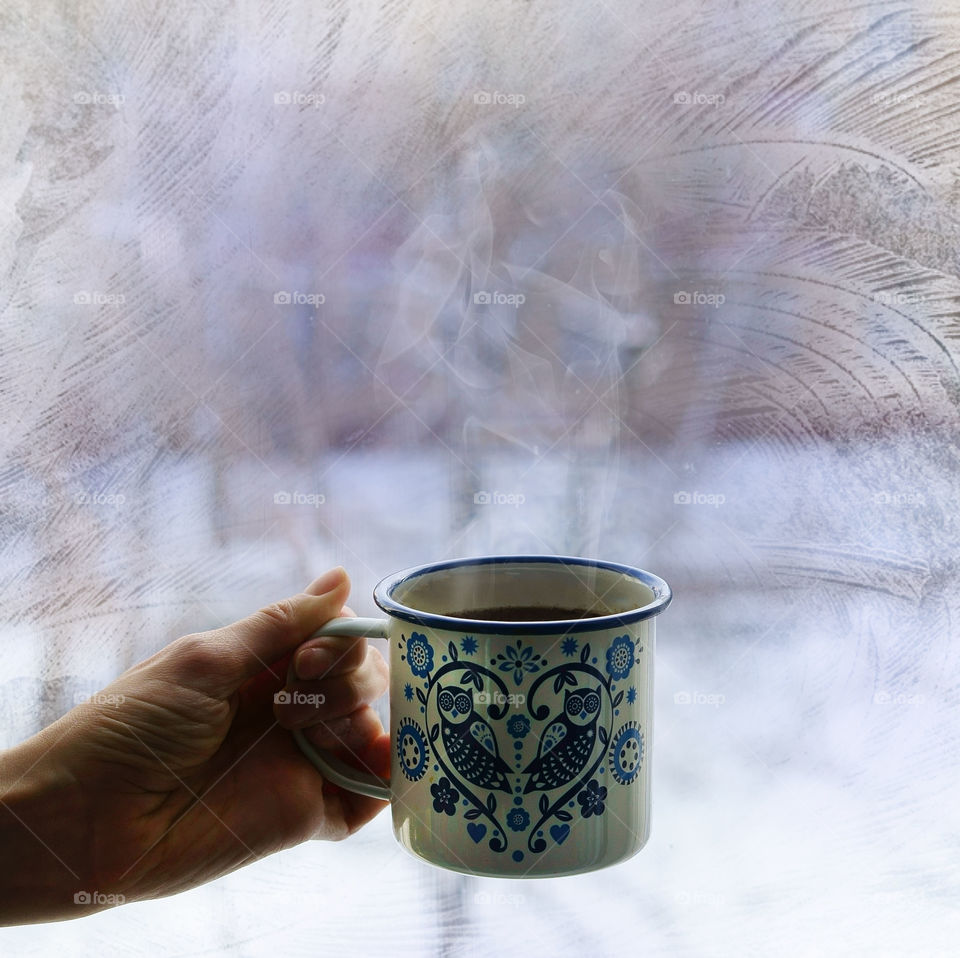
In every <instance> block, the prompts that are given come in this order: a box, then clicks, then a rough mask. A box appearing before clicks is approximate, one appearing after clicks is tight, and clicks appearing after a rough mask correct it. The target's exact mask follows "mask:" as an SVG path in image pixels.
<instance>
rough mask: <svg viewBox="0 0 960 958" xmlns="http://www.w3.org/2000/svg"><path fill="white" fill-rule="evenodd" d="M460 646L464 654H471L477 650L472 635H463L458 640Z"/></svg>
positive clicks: (475, 641)
mask: <svg viewBox="0 0 960 958" xmlns="http://www.w3.org/2000/svg"><path fill="white" fill-rule="evenodd" d="M460 648H461V649H463V654H464V655H473V653H474V652H476V651H477V640H476V639H475V638H474V637H473V636H472V635H465V636H464V637H463V638H462V639H461V640H460Z"/></svg>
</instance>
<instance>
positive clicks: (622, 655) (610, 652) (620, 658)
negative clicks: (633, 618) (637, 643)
mask: <svg viewBox="0 0 960 958" xmlns="http://www.w3.org/2000/svg"><path fill="white" fill-rule="evenodd" d="M632 667H633V642H631V641H630V636H629V635H618V636H617V637H616V638H615V639H614V640H613V645H611V646H610V648H609V649H607V672H608V674H609V675H610V677H611V678H614V679H625V678H626V677H627V676H628V675H629V674H630V669H631V668H632Z"/></svg>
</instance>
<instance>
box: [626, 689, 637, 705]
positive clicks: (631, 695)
mask: <svg viewBox="0 0 960 958" xmlns="http://www.w3.org/2000/svg"><path fill="white" fill-rule="evenodd" d="M636 701H637V690H636V689H635V688H634V687H633V686H632V685H631V686H630V688H628V689H627V704H628V705H633V703H634V702H636Z"/></svg>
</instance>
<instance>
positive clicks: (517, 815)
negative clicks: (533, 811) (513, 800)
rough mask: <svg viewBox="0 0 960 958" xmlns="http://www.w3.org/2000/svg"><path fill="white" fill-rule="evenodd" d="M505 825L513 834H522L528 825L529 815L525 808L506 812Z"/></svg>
mask: <svg viewBox="0 0 960 958" xmlns="http://www.w3.org/2000/svg"><path fill="white" fill-rule="evenodd" d="M507 824H508V825H509V826H510V828H512V829H513V830H514V831H515V832H522V831H523V830H524V829H526V828H527V827H528V826H529V825H530V813H529V812H528V811H527V810H526V809H525V808H512V809H511V810H510V811H509V812H507Z"/></svg>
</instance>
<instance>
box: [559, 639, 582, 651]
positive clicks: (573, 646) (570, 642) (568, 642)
mask: <svg viewBox="0 0 960 958" xmlns="http://www.w3.org/2000/svg"><path fill="white" fill-rule="evenodd" d="M579 644H580V643H579V642H577V640H576V639H575V638H574V637H573V636H572V635H568V636H567V637H566V638H565V639H564V640H563V644H562V645H561V646H560V648H561V650H562V651H563V654H564V655H574V654H576V651H577V646H578V645H579Z"/></svg>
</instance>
